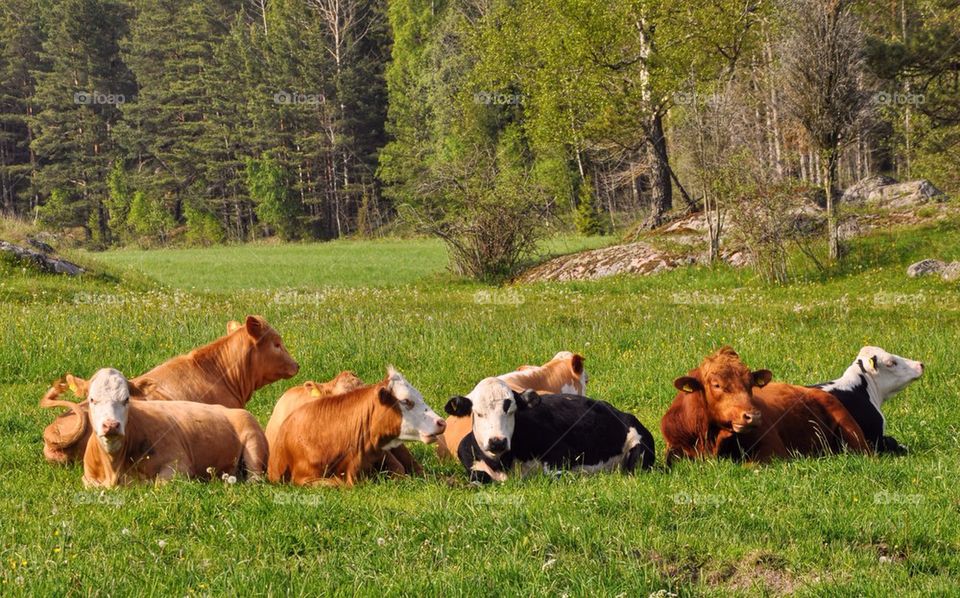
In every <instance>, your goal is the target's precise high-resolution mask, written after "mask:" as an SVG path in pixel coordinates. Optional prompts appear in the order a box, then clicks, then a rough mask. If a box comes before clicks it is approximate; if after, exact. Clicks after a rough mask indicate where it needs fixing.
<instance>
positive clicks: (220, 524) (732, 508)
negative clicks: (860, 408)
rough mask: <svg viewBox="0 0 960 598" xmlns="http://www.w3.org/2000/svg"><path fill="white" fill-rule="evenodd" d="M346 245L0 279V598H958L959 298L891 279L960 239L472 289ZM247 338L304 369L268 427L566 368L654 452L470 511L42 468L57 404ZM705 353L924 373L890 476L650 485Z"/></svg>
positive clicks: (957, 249) (942, 286)
mask: <svg viewBox="0 0 960 598" xmlns="http://www.w3.org/2000/svg"><path fill="white" fill-rule="evenodd" d="M602 242H604V241H593V240H591V241H588V243H602ZM350 243H351V244H350V245H349V247H344V245H343V244H337V243H334V244H325V245H302V246H301V245H295V246H278V247H258V248H256V249H255V252H254V250H251V249H250V248H248V247H232V248H219V249H210V250H165V251H159V252H116V253H108V254H103V255H97V254H90V255H85V256H83V259H84V260H86V261H87V262H88V263H101V264H105V265H106V271H107V274H106V275H100V276H88V277H86V278H85V279H83V280H70V279H64V278H56V277H50V276H39V275H35V274H32V273H30V272H29V271H24V270H23V269H21V268H20V267H19V266H17V265H13V264H10V263H8V262H2V263H0V329H2V333H0V431H2V435H3V441H2V443H0V571H2V572H0V595H18V594H30V595H88V594H93V593H98V594H99V593H102V594H110V595H126V594H147V595H151V594H162V595H180V596H190V595H227V596H238V595H242V596H245V595H260V594H267V595H288V594H289V595H316V594H338V595H341V594H346V595H350V594H361V595H396V594H410V595H440V594H442V595H446V596H457V595H468V594H469V595H477V594H479V595H506V596H512V595H524V596H527V595H530V596H541V595H569V596H579V595H589V596H617V595H623V596H647V595H650V594H654V593H657V592H659V594H656V595H659V596H668V595H680V596H686V595H729V594H741V595H758V594H767V595H778V594H783V593H788V592H792V593H795V594H796V595H801V596H805V595H831V596H834V595H867V596H890V595H904V596H907V595H951V594H953V595H956V594H957V593H958V592H960V590H958V587H957V579H960V491H958V486H957V480H958V478H960V415H958V389H960V362H958V359H957V347H958V344H960V343H958V333H960V289H958V286H957V285H956V284H953V285H951V284H948V283H945V282H942V281H940V280H939V279H923V280H913V279H908V278H906V277H905V276H904V268H905V266H906V265H907V264H909V263H910V262H911V261H915V260H917V259H920V258H924V257H931V256H937V257H941V258H943V259H960V224H958V223H956V222H953V223H942V224H939V225H937V226H935V227H931V228H925V229H915V230H907V231H900V232H888V233H883V234H878V235H875V236H873V237H870V238H867V239H862V240H859V241H858V242H857V243H856V244H855V246H854V247H853V252H854V255H853V259H852V260H851V263H853V264H859V265H857V266H848V267H847V269H846V270H844V271H840V272H836V273H834V274H835V276H832V277H829V278H827V277H824V276H821V275H819V274H817V273H815V272H808V273H807V274H806V275H805V276H803V277H801V279H800V281H798V282H796V283H794V284H791V285H787V286H779V287H778V286H770V285H765V284H763V283H761V282H759V281H758V280H757V279H756V278H755V275H754V274H752V273H751V272H750V271H748V270H744V271H735V270H730V269H726V268H718V269H716V270H709V269H706V268H691V269H685V270H677V271H674V272H670V273H666V274H663V275H658V276H653V277H647V278H618V279H611V280H605V281H600V282H589V283H563V284H559V283H541V284H535V285H528V286H508V287H499V288H498V287H488V286H482V285H478V284H473V283H466V282H462V281H458V280H454V279H452V278H451V277H450V276H449V275H446V274H444V273H443V268H444V265H445V257H444V255H443V252H442V248H441V247H440V246H439V245H437V244H435V243H433V242H430V241H379V242H370V243H364V242H350ZM561 249H562V248H561ZM561 249H558V251H559V250H561ZM250 313H259V314H262V315H264V316H265V317H266V318H267V319H268V320H269V321H270V322H271V323H272V324H273V325H274V326H275V327H276V328H277V329H278V330H279V331H280V332H281V334H282V335H283V336H284V339H285V341H286V343H287V345H288V347H289V349H290V351H291V353H292V354H293V355H294V357H296V358H297V359H298V360H299V362H300V365H301V372H300V375H299V376H298V377H297V378H295V379H293V380H289V381H282V382H280V383H277V384H274V385H272V386H268V387H267V388H265V389H263V390H261V391H259V392H258V393H257V394H256V395H255V396H254V398H253V400H252V401H251V403H250V405H249V407H250V409H251V410H252V411H253V412H254V413H255V415H256V416H257V417H258V418H259V419H260V421H261V422H262V423H266V420H267V418H268V415H269V413H270V410H271V407H272V405H273V403H274V401H275V400H276V399H277V397H278V396H279V395H280V394H281V393H282V391H283V390H284V389H285V388H287V387H289V386H291V385H293V384H299V383H301V382H303V381H304V380H307V379H311V378H312V379H317V380H321V379H328V378H330V377H332V376H333V375H334V374H336V373H337V372H338V371H340V370H341V369H353V370H354V371H356V372H357V373H358V374H359V375H360V376H361V377H362V378H364V379H366V380H369V381H373V380H375V379H378V378H380V377H381V376H382V375H383V372H384V368H385V366H386V365H387V363H394V364H395V365H396V366H397V367H398V368H399V369H400V370H401V371H402V372H403V373H404V374H405V375H406V376H407V377H408V378H409V379H410V380H411V382H413V384H414V385H416V386H417V387H418V388H420V390H421V391H422V392H423V394H424V396H425V397H426V398H427V401H428V403H430V404H431V405H432V406H433V407H434V409H436V410H437V411H438V412H439V411H440V410H441V409H442V407H443V404H444V403H445V402H446V400H447V398H449V397H450V396H453V395H455V394H462V393H465V392H467V391H469V390H470V389H471V388H472V386H473V384H474V383H475V382H476V381H477V380H479V379H481V378H483V377H485V376H488V375H492V374H496V373H501V372H503V371H507V370H511V369H513V368H514V367H515V366H517V365H520V364H524V363H542V362H544V361H546V360H547V359H549V358H550V357H552V356H553V354H554V353H555V352H556V351H558V350H560V349H570V350H574V351H578V352H581V353H583V354H584V355H586V357H587V369H588V372H589V374H590V379H591V380H590V386H589V392H590V394H591V395H592V396H594V397H596V398H601V399H604V400H607V401H610V402H612V403H613V404H615V405H616V406H618V407H620V408H623V409H626V410H629V411H632V412H634V413H635V414H636V415H637V417H638V418H639V419H640V420H641V421H642V422H643V423H644V424H645V425H646V426H647V427H648V428H649V429H650V430H651V431H652V432H653V433H654V436H655V438H656V440H657V443H658V446H657V449H658V466H657V468H656V469H655V470H654V471H653V472H649V473H642V474H638V475H635V476H622V475H620V474H610V475H597V476H592V477H581V476H573V475H570V476H563V477H560V478H558V479H553V478H549V477H546V476H539V477H533V478H530V479H525V480H516V479H513V480H510V481H508V482H507V483H505V484H503V485H500V486H496V487H488V488H477V487H472V486H470V485H468V484H467V483H466V482H465V476H464V474H463V472H462V471H461V470H460V468H459V466H458V465H457V464H453V463H441V462H438V460H437V459H436V458H435V456H434V454H433V449H432V447H427V446H423V445H417V446H414V447H413V450H414V452H415V454H416V455H417V456H418V457H419V458H420V459H421V461H422V462H423V465H424V467H425V469H426V471H427V476H426V478H425V479H407V480H386V479H383V480H374V481H370V482H367V483H364V484H362V485H360V486H358V487H356V488H354V489H349V490H334V489H295V488H290V487H283V486H275V485H271V484H266V483H260V484H249V485H242V484H238V485H227V484H224V483H221V482H216V483H210V484H201V483H194V482H188V481H174V482H172V483H169V484H166V485H163V486H159V487H154V486H140V487H132V488H122V489H118V490H115V491H109V492H95V491H87V490H84V488H83V486H82V484H81V482H80V477H81V471H80V468H79V467H53V466H50V465H47V464H46V463H45V462H44V461H43V458H42V455H41V446H42V443H41V431H42V429H43V426H44V425H46V424H47V423H48V422H49V421H50V420H51V418H52V413H49V412H45V411H44V410H41V409H39V408H38V407H37V402H38V400H39V398H40V396H41V395H42V394H43V392H44V390H45V389H46V387H47V385H48V384H49V382H50V381H52V380H54V379H55V378H57V377H59V376H60V375H61V374H63V373H64V372H67V371H70V372H74V373H78V374H83V375H89V374H91V373H92V372H93V371H94V370H96V369H97V368H99V367H103V366H113V367H117V368H119V369H120V370H122V371H124V372H126V373H127V374H129V375H135V374H137V373H140V372H142V371H145V370H146V369H148V368H149V367H151V366H153V365H155V364H157V363H159V362H161V361H163V360H164V359H166V358H168V357H170V356H172V355H175V354H178V353H181V352H185V351H187V350H189V349H191V348H193V347H195V346H198V345H200V344H203V343H206V342H208V341H210V340H212V339H213V338H215V337H217V336H219V335H221V334H222V333H223V332H224V328H225V324H226V322H227V321H228V320H230V319H237V318H240V317H242V316H244V315H246V314H250ZM724 344H730V345H733V346H734V347H735V348H736V349H737V350H738V351H739V352H740V353H741V355H742V356H743V357H744V359H745V361H746V362H747V363H748V364H750V365H751V366H753V367H755V368H759V367H765V368H769V369H771V370H773V372H774V374H775V377H776V379H781V380H787V381H792V382H797V383H814V382H819V381H823V380H827V379H831V378H834V377H836V376H838V375H839V374H840V373H841V372H842V371H843V370H844V369H845V368H846V366H847V365H848V364H849V362H850V361H851V360H852V359H853V358H854V356H855V355H856V353H857V351H858V350H859V348H860V347H861V346H862V345H864V344H876V345H880V346H882V347H884V348H886V349H888V350H890V351H892V352H894V353H898V354H901V355H904V356H907V357H911V358H914V359H920V360H923V361H924V362H925V363H926V365H927V373H926V374H925V375H924V377H923V378H922V379H921V380H919V381H918V382H916V383H914V384H913V385H912V386H910V387H909V388H908V389H907V390H905V391H904V392H903V393H902V394H901V395H899V396H897V397H895V398H894V399H893V400H892V401H891V402H890V403H888V405H887V406H886V408H885V413H886V415H887V420H888V432H889V433H890V434H892V435H893V436H896V437H897V438H898V439H899V440H900V441H901V442H903V443H905V444H907V445H908V446H909V447H910V448H911V453H910V455H909V456H906V457H902V458H892V457H884V458H876V457H872V458H862V457H855V456H846V455H842V456H837V457H831V458H823V459H807V460H798V461H793V462H778V463H774V464H772V465H769V466H762V467H745V466H740V465H735V464H731V463H712V462H708V463H683V464H680V465H679V466H676V467H674V468H672V469H671V470H665V469H664V468H663V467H662V462H663V444H662V438H661V436H660V432H659V419H660V416H661V415H662V414H663V412H664V411H665V410H666V408H667V406H668V405H669V403H670V401H671V400H672V398H673V395H674V391H673V388H672V385H671V381H672V380H673V379H674V378H675V377H676V376H678V375H682V374H683V373H685V372H686V371H687V370H688V369H690V368H692V367H694V366H696V365H697V363H699V361H700V359H701V358H702V357H703V356H704V355H706V354H707V353H709V352H711V351H713V350H714V349H716V348H717V347H719V346H721V345H724Z"/></svg>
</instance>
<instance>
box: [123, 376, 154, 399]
mask: <svg viewBox="0 0 960 598" xmlns="http://www.w3.org/2000/svg"><path fill="white" fill-rule="evenodd" d="M153 387H154V384H153V383H152V382H134V381H133V380H127V389H128V390H129V391H130V397H131V398H137V399H143V398H146V396H147V395H148V394H150V391H152V390H153Z"/></svg>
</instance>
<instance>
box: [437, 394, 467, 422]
mask: <svg viewBox="0 0 960 598" xmlns="http://www.w3.org/2000/svg"><path fill="white" fill-rule="evenodd" d="M443 410H444V411H446V412H447V414H448V415H454V416H456V417H466V416H467V415H470V411H472V410H473V401H471V400H470V399H468V398H467V397H453V398H452V399H450V400H449V401H447V404H446V405H444V406H443Z"/></svg>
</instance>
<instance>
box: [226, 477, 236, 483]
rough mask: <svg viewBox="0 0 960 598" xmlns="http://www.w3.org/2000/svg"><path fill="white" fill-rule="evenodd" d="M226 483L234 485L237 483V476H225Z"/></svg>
mask: <svg viewBox="0 0 960 598" xmlns="http://www.w3.org/2000/svg"><path fill="white" fill-rule="evenodd" d="M227 483H228V484H236V483H237V476H235V475H232V476H227Z"/></svg>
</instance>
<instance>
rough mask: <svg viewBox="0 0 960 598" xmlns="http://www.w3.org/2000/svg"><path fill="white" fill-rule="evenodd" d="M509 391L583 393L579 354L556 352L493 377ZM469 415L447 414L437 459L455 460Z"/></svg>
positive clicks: (584, 376) (584, 377)
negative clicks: (534, 362)
mask: <svg viewBox="0 0 960 598" xmlns="http://www.w3.org/2000/svg"><path fill="white" fill-rule="evenodd" d="M497 377H498V378H500V379H501V380H503V381H504V382H506V383H507V386H509V387H510V389H511V390H515V391H517V392H523V391H525V390H534V391H536V392H537V393H538V394H546V395H553V394H573V395H580V396H586V392H587V372H586V370H584V368H583V357H582V356H580V355H577V354H576V353H571V352H570V351H560V352H559V353H557V354H556V355H554V357H553V359H551V360H550V361H548V362H547V363H545V364H543V365H522V366H520V367H519V368H517V369H516V371H513V372H509V373H506V374H502V375H500V376H497ZM471 421H472V420H471V418H470V417H469V416H468V417H457V416H455V415H451V416H450V417H448V418H447V431H446V432H444V433H443V436H441V437H440V438H439V439H437V456H438V457H440V458H441V459H456V454H457V449H458V448H459V447H460V441H462V440H463V439H464V437H465V436H466V435H467V434H469V433H470V428H471Z"/></svg>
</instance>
